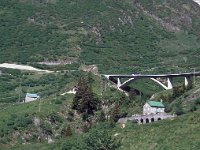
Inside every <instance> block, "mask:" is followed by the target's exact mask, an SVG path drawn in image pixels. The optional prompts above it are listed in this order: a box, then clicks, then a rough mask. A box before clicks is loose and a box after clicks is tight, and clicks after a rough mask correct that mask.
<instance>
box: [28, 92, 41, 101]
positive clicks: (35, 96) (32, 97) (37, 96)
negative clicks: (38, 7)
mask: <svg viewBox="0 0 200 150" xmlns="http://www.w3.org/2000/svg"><path fill="white" fill-rule="evenodd" d="M39 98H40V96H39V95H38V94H35V93H34V94H32V93H26V97H25V101H24V102H25V103H27V102H31V101H35V100H37V99H39Z"/></svg>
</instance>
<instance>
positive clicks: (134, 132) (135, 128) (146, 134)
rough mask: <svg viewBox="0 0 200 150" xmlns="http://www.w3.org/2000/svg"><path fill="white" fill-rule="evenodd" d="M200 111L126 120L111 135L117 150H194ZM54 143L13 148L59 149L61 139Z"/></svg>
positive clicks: (199, 131) (197, 137)
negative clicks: (148, 121) (160, 118)
mask: <svg viewBox="0 0 200 150" xmlns="http://www.w3.org/2000/svg"><path fill="white" fill-rule="evenodd" d="M199 116H200V111H199V110H198V111H196V112H194V113H189V114H187V115H184V116H181V117H178V118H176V119H174V120H163V121H159V122H155V123H152V124H146V125H136V124H132V123H129V124H127V125H126V128H125V129H121V128H120V127H119V126H118V127H115V128H114V129H112V131H111V132H112V134H113V135H114V134H116V133H118V134H119V135H118V136H117V137H116V138H117V139H121V140H122V146H121V147H120V149H121V150H130V149H131V150H149V149H153V150H168V149H170V150H188V149H190V150H197V149H199V148H200V142H199V138H200V134H199V133H200V129H199V121H200V117H199ZM65 140H66V139H63V140H61V141H56V142H55V143H54V144H51V145H47V144H45V143H43V144H30V145H28V146H17V147H14V148H13V149H30V150H32V149H36V148H42V149H44V150H46V149H51V148H52V149H60V148H61V146H62V142H65Z"/></svg>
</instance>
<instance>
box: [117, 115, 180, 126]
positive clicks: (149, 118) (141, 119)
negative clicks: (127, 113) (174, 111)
mask: <svg viewBox="0 0 200 150" xmlns="http://www.w3.org/2000/svg"><path fill="white" fill-rule="evenodd" d="M175 117H176V115H170V114H167V113H158V114H149V115H139V114H136V115H133V116H131V117H126V118H120V119H119V120H118V123H120V124H125V123H126V122H127V121H131V122H134V123H138V124H145V123H151V122H155V121H159V120H164V119H173V118H175Z"/></svg>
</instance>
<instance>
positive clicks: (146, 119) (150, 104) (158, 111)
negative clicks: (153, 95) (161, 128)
mask: <svg viewBox="0 0 200 150" xmlns="http://www.w3.org/2000/svg"><path fill="white" fill-rule="evenodd" d="M164 110H165V106H164V105H163V103H162V102H157V101H147V102H146V103H145V105H144V106H143V115H141V114H135V115H133V116H131V117H126V118H120V119H119V120H118V122H119V123H120V124H125V123H126V122H127V121H131V122H134V123H138V124H145V123H151V122H155V121H159V120H163V119H173V118H174V117H176V115H170V114H167V113H165V112H164Z"/></svg>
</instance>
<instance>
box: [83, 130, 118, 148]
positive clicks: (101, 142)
mask: <svg viewBox="0 0 200 150" xmlns="http://www.w3.org/2000/svg"><path fill="white" fill-rule="evenodd" d="M85 144H86V146H87V149H88V150H115V149H117V148H119V147H120V146H121V143H120V142H119V141H117V140H116V139H114V138H112V136H111V134H109V133H108V132H107V131H104V130H97V129H95V130H92V131H91V132H90V133H89V134H88V136H86V138H85Z"/></svg>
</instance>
